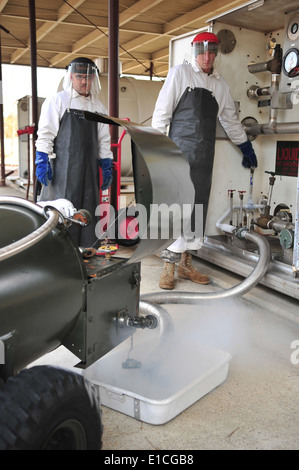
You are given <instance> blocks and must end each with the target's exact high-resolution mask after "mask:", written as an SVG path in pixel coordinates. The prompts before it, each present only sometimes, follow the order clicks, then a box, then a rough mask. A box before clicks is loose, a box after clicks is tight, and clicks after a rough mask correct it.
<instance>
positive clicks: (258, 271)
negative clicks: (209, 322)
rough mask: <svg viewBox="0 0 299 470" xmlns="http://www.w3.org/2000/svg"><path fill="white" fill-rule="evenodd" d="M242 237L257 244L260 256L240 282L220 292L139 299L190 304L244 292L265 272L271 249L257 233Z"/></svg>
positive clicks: (168, 294) (150, 295)
mask: <svg viewBox="0 0 299 470" xmlns="http://www.w3.org/2000/svg"><path fill="white" fill-rule="evenodd" d="M243 237H244V238H245V239H246V240H248V241H251V242H253V243H255V244H256V245H257V246H258V249H259V254H260V256H259V260H258V263H257V265H256V266H255V268H254V270H253V271H252V273H251V274H250V275H249V276H248V277H247V278H246V279H244V281H242V282H241V283H240V284H238V285H236V286H234V287H231V288H230V289H227V290H225V291H221V292H207V293H196V292H180V291H178V292H161V293H160V292H154V293H150V294H143V295H142V296H141V300H142V301H144V300H145V301H148V302H153V303H156V304H192V303H194V302H196V301H198V300H201V301H202V300H219V299H225V298H228V297H233V296H240V295H244V294H246V292H248V291H249V290H251V289H253V287H254V286H255V285H256V284H258V283H259V281H260V280H261V279H262V278H263V276H264V275H265V274H266V272H267V269H268V266H269V263H270V259H271V251H270V246H269V244H268V242H267V240H266V239H265V238H264V237H262V236H261V235H259V234H257V233H255V232H250V231H249V232H245V233H244V234H243Z"/></svg>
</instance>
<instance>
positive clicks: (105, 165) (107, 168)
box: [100, 158, 113, 191]
mask: <svg viewBox="0 0 299 470" xmlns="http://www.w3.org/2000/svg"><path fill="white" fill-rule="evenodd" d="M100 167H101V169H102V175H103V184H102V186H101V190H102V191H105V189H108V188H109V186H110V185H111V183H112V179H113V173H112V170H113V160H112V159H111V158H101V160H100Z"/></svg>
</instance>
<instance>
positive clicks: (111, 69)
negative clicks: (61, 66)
mask: <svg viewBox="0 0 299 470" xmlns="http://www.w3.org/2000/svg"><path fill="white" fill-rule="evenodd" d="M108 6H109V16H108V27H109V37H108V40H109V43H108V52H109V62H108V100H109V115H110V116H113V117H115V118H118V117H119V0H109V2H108ZM110 135H111V144H114V145H116V144H117V142H118V126H110ZM112 152H113V155H114V161H116V160H117V158H116V152H117V149H116V147H115V146H113V145H112ZM116 181H117V178H116V171H115V169H114V171H113V181H112V185H111V191H110V197H111V202H110V204H111V205H112V206H113V207H114V208H116V207H117V184H116Z"/></svg>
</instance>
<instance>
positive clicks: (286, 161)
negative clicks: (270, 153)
mask: <svg viewBox="0 0 299 470" xmlns="http://www.w3.org/2000/svg"><path fill="white" fill-rule="evenodd" d="M298 159H299V142H294V141H290V142H288V141H279V142H277V150H276V168H275V173H276V174H277V175H283V176H297V175H298Z"/></svg>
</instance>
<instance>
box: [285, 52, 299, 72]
mask: <svg viewBox="0 0 299 470" xmlns="http://www.w3.org/2000/svg"><path fill="white" fill-rule="evenodd" d="M283 71H284V73H285V75H287V76H288V77H297V75H299V51H298V49H295V48H292V49H289V50H288V51H287V52H286V53H285V55H284V58H283Z"/></svg>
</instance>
